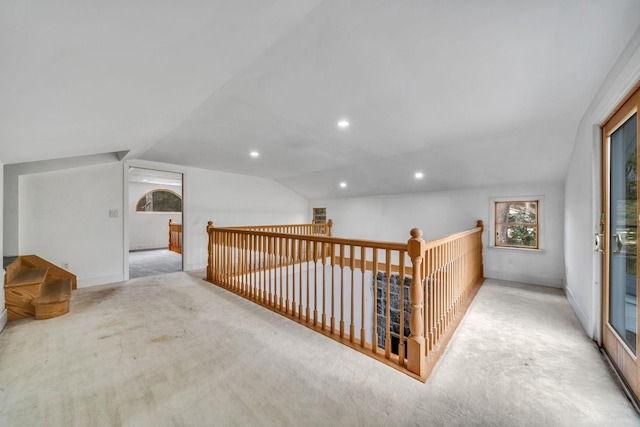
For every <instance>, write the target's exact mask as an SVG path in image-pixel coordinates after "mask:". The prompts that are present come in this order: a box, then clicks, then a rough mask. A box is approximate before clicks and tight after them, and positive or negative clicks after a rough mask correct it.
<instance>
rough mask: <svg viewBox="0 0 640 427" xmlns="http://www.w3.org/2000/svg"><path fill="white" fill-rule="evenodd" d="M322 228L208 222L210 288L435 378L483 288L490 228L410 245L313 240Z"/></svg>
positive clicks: (415, 238) (414, 234)
mask: <svg viewBox="0 0 640 427" xmlns="http://www.w3.org/2000/svg"><path fill="white" fill-rule="evenodd" d="M318 225H319V224H303V225H299V226H282V227H288V228H276V226H272V227H273V228H271V229H270V230H268V231H265V230H262V229H260V227H226V228H220V227H214V226H213V223H212V222H209V224H208V226H207V233H208V235H209V249H208V250H209V261H208V266H207V280H208V281H210V282H212V283H214V284H216V285H219V286H221V287H224V288H226V289H228V290H230V291H232V292H235V293H237V294H240V295H242V296H244V297H246V298H247V299H250V300H252V301H254V302H256V303H258V304H260V305H263V306H265V307H267V308H269V309H271V310H273V311H276V312H278V313H281V314H282V315H284V316H287V317H289V318H291V319H293V320H295V321H297V322H299V323H301V324H304V325H306V326H308V327H310V328H312V329H314V330H316V331H318V332H320V333H323V334H325V335H327V336H330V337H332V338H334V339H336V340H338V341H340V342H342V343H344V344H346V345H349V346H350V347H352V348H355V349H358V350H359V351H361V352H363V353H366V354H369V355H371V356H372V357H374V358H376V359H379V360H381V361H383V362H384V363H387V364H388V365H391V366H394V367H395V368H397V369H399V370H401V371H403V372H406V373H407V374H409V375H411V376H413V377H415V378H418V379H421V380H422V381H424V380H426V378H427V376H428V375H429V373H430V371H431V369H432V368H433V366H434V365H435V362H436V361H437V359H438V357H439V355H440V354H441V353H442V351H443V350H444V346H446V343H447V341H448V340H449V338H450V336H451V335H452V334H453V330H455V327H456V326H457V323H458V322H459V320H460V319H461V317H462V315H463V314H464V311H466V308H467V307H468V305H469V303H470V302H471V300H472V297H473V296H474V295H475V292H477V289H478V288H479V286H480V284H481V283H482V279H483V270H482V238H481V235H482V223H481V222H480V221H479V222H478V226H477V227H476V228H474V229H472V230H469V231H465V232H462V233H459V234H455V235H452V236H449V237H446V238H442V239H438V240H435V241H431V242H425V241H424V240H422V231H421V230H419V229H413V230H411V239H409V240H408V242H407V243H392V242H377V241H368V240H353V239H342V238H336V237H330V236H329V233H330V225H328V230H329V231H328V232H326V233H325V234H324V235H319V234H316V233H313V232H312V233H309V232H308V230H313V228H311V227H317V226H318ZM263 227H264V226H263ZM273 229H275V230H277V231H271V230H273ZM287 229H288V230H293V231H291V232H283V230H287ZM409 282H410V285H409ZM405 341H406V344H405Z"/></svg>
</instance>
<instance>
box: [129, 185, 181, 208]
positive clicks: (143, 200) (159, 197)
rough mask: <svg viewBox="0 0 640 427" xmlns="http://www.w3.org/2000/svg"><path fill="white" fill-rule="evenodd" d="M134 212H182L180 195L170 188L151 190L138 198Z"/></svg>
mask: <svg viewBox="0 0 640 427" xmlns="http://www.w3.org/2000/svg"><path fill="white" fill-rule="evenodd" d="M136 212H182V197H180V195H179V194H177V193H174V192H173V191H170V190H152V191H149V192H148V193H145V194H143V195H142V197H140V199H138V203H136Z"/></svg>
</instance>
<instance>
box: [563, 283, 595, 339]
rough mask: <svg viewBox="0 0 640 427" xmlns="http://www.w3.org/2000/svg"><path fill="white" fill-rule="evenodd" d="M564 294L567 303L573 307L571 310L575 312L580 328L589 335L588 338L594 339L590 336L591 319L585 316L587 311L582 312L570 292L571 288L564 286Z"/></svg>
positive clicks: (591, 332) (591, 333)
mask: <svg viewBox="0 0 640 427" xmlns="http://www.w3.org/2000/svg"><path fill="white" fill-rule="evenodd" d="M564 294H565V296H566V297H567V301H569V305H570V306H571V308H572V309H573V312H574V313H575V314H576V317H577V318H578V320H579V321H580V324H581V325H582V328H583V329H584V331H585V333H586V334H587V336H589V338H591V339H595V337H593V336H592V335H593V331H592V330H591V329H592V328H591V320H590V319H589V316H587V313H585V312H584V310H583V309H582V307H581V306H580V304H579V303H578V301H577V300H576V298H575V297H574V296H573V293H571V289H569V288H568V287H566V286H565V287H564Z"/></svg>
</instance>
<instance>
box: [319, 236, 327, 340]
mask: <svg viewBox="0 0 640 427" xmlns="http://www.w3.org/2000/svg"><path fill="white" fill-rule="evenodd" d="M320 250H321V251H322V254H321V258H322V330H323V331H324V328H325V326H326V324H327V244H326V243H322V246H321V247H320Z"/></svg>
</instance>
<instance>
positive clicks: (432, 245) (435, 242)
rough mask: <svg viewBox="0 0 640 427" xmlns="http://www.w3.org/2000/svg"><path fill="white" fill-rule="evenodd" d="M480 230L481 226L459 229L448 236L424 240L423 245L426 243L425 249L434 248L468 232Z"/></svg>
mask: <svg viewBox="0 0 640 427" xmlns="http://www.w3.org/2000/svg"><path fill="white" fill-rule="evenodd" d="M480 231H482V227H476V228H472V229H470V230H467V231H461V232H459V233H454V234H450V235H448V236H444V237H440V238H439V239H435V240H429V241H426V242H425V245H426V248H425V250H427V249H432V248H435V247H436V246H440V245H443V244H445V243H448V242H451V241H453V240H456V239H459V238H460V237H463V236H466V235H468V234H473V233H477V232H480Z"/></svg>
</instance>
